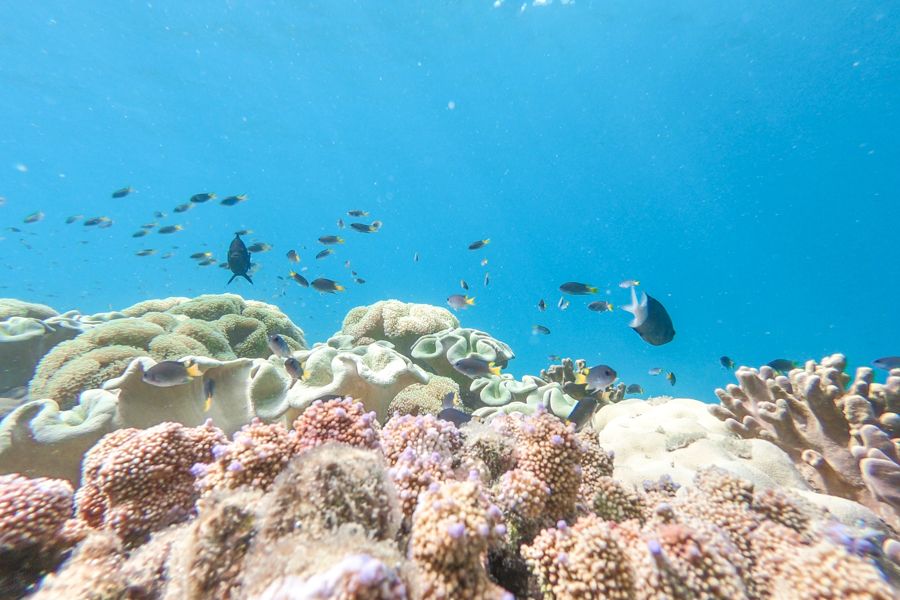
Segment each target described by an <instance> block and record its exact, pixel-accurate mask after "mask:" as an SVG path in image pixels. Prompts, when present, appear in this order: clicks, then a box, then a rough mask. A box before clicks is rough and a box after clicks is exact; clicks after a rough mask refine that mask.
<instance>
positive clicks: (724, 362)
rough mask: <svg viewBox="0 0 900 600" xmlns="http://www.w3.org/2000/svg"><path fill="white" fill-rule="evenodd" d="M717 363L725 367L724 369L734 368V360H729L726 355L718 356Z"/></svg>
mask: <svg viewBox="0 0 900 600" xmlns="http://www.w3.org/2000/svg"><path fill="white" fill-rule="evenodd" d="M719 364H720V365H722V366H723V367H725V368H726V369H732V370H733V369H734V361H733V360H731V359H730V358H729V357H727V356H720V357H719Z"/></svg>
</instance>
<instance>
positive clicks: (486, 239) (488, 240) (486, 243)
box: [481, 238, 491, 246]
mask: <svg viewBox="0 0 900 600" xmlns="http://www.w3.org/2000/svg"><path fill="white" fill-rule="evenodd" d="M481 242H482V243H483V244H484V245H485V246H487V245H488V244H490V243H491V238H484V239H483V240H481Z"/></svg>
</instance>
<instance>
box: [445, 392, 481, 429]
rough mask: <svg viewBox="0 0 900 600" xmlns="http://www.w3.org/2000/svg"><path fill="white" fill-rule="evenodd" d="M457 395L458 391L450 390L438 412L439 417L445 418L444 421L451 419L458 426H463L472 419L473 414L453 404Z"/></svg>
mask: <svg viewBox="0 0 900 600" xmlns="http://www.w3.org/2000/svg"><path fill="white" fill-rule="evenodd" d="M455 397H456V392H448V393H447V395H446V396H444V399H443V400H442V401H441V406H443V408H442V409H441V412H439V413H438V415H437V417H438V419H443V420H444V421H450V422H451V423H453V424H454V425H456V426H457V427H462V426H463V425H465V424H466V423H468V422H469V421H471V420H472V415H470V414H469V413H467V412H463V411H461V410H459V409H458V408H456V407H455V406H454V405H453V400H454V398H455Z"/></svg>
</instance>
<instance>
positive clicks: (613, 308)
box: [606, 302, 616, 310]
mask: <svg viewBox="0 0 900 600" xmlns="http://www.w3.org/2000/svg"><path fill="white" fill-rule="evenodd" d="M606 305H607V306H608V307H609V310H616V307H615V306H613V305H612V304H611V303H609V302H607V303H606Z"/></svg>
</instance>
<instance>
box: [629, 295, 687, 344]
mask: <svg viewBox="0 0 900 600" xmlns="http://www.w3.org/2000/svg"><path fill="white" fill-rule="evenodd" d="M622 309H623V310H626V311H628V312H630V313H631V314H633V315H634V318H633V319H632V320H631V323H629V324H628V326H629V327H631V328H632V329H634V330H635V331H636V332H637V334H638V335H639V336H641V339H643V340H644V341H645V342H647V343H648V344H651V345H653V346H662V345H663V344H668V343H669V342H671V341H672V338H674V337H675V327H674V326H673V325H672V317H670V316H669V313H668V312H666V308H665V307H664V306H663V305H662V304H660V302H659V301H658V300H657V299H656V298H653V297H651V296H649V295H647V294H646V293H644V292H641V301H640V302H638V299H637V294H635V292H634V288H631V304H629V305H628V306H623V307H622Z"/></svg>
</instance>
